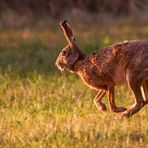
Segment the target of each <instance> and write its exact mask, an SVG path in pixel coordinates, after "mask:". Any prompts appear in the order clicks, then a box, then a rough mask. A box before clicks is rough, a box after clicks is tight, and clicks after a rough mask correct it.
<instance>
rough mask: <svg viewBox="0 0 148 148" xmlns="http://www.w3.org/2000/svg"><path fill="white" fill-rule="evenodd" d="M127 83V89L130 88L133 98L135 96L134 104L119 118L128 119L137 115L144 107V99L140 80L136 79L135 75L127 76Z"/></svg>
mask: <svg viewBox="0 0 148 148" xmlns="http://www.w3.org/2000/svg"><path fill="white" fill-rule="evenodd" d="M127 81H128V84H129V87H130V88H131V90H132V92H133V94H134V96H135V103H134V104H133V105H132V106H130V107H129V108H128V109H127V110H126V111H124V112H123V113H121V114H120V115H121V117H123V116H126V117H130V116H132V115H133V114H135V113H137V112H138V111H139V110H140V109H141V108H142V107H143V106H144V99H143V97H142V93H141V79H140V78H138V76H136V75H132V73H131V75H130V74H127Z"/></svg>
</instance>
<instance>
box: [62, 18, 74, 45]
mask: <svg viewBox="0 0 148 148" xmlns="http://www.w3.org/2000/svg"><path fill="white" fill-rule="evenodd" d="M60 26H61V28H62V30H63V32H64V36H65V37H66V40H67V41H68V43H69V44H73V43H74V41H75V38H74V35H73V33H72V30H71V27H70V25H69V23H68V21H67V20H65V21H63V22H60Z"/></svg>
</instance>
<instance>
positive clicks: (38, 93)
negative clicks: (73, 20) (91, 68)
mask: <svg viewBox="0 0 148 148" xmlns="http://www.w3.org/2000/svg"><path fill="white" fill-rule="evenodd" d="M124 28H126V27H123V28H122V29H123V32H124V31H125V30H126V31H125V33H124V34H123V35H120V33H118V28H117V30H116V29H115V28H113V33H111V31H110V33H109V36H107V35H106V31H105V29H104V34H103V30H102V31H101V32H100V37H99V35H98V34H94V36H95V37H94V38H92V34H93V33H92V32H89V31H88V32H87V31H85V32H84V33H83V34H82V39H81V38H79V43H80V45H81V47H82V48H83V49H84V50H85V51H86V52H90V51H91V50H90V49H91V48H94V49H95V48H98V47H102V46H106V45H108V44H110V43H113V42H115V41H118V40H122V39H124V38H126V36H128V35H130V30H133V29H134V27H133V28H130V29H124ZM127 28H128V27H127ZM136 28H137V27H136ZM143 30H147V28H146V27H143V29H142V30H138V31H137V32H134V38H138V37H139V38H144V37H146V35H147V34H146V31H143ZM1 32H2V33H1V35H0V38H1V45H0V67H1V69H0V147H2V148H3V147H53V148H54V147H60V148H61V147H63V148H64V147H78V148H79V147H80V148H81V147H99V148H109V147H116V148H118V147H119V148H120V147H124V148H125V147H127V148H132V147H133V148H135V147H147V146H148V124H147V122H148V116H147V114H148V108H147V107H144V108H143V109H142V110H141V111H140V112H139V113H137V114H136V115H134V116H133V117H132V118H130V119H128V120H126V119H123V120H122V121H118V120H116V119H115V116H116V115H117V114H115V113H112V112H110V111H109V109H108V112H107V113H105V114H104V113H101V112H100V111H98V110H97V108H96V107H95V105H94V103H93V98H94V96H95V94H96V92H95V91H93V90H91V89H90V88H88V87H86V86H85V85H84V84H83V82H82V81H81V80H80V78H79V77H77V76H76V75H74V74H68V73H60V72H59V71H57V70H56V68H55V67H54V61H55V58H56V56H57V53H58V52H59V49H60V48H61V47H63V46H64V44H65V43H64V41H63V37H62V36H61V35H60V33H59V32H57V33H56V32H53V31H51V30H46V31H45V30H41V31H39V30H37V31H36V30H33V33H32V32H31V30H30V31H29V32H28V34H32V37H31V38H30V36H28V35H23V33H24V30H15V31H13V30H8V31H6V30H4V31H1ZM81 33H82V32H81ZM114 33H116V35H117V34H118V35H119V36H118V37H117V36H115V35H114ZM13 34H14V36H13ZM24 36H25V37H24ZM89 37H90V38H91V40H90V38H89ZM97 37H98V42H97ZM132 37H133V35H131V36H128V37H127V39H132ZM47 38H48V39H47ZM61 38H62V39H61ZM116 100H117V104H118V105H120V106H121V105H124V106H128V105H129V104H132V103H133V96H132V94H131V92H130V91H129V90H128V88H127V87H126V86H121V87H118V88H117V89H116ZM104 102H105V104H107V106H108V103H107V102H108V101H107V98H104Z"/></svg>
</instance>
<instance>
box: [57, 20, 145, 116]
mask: <svg viewBox="0 0 148 148" xmlns="http://www.w3.org/2000/svg"><path fill="white" fill-rule="evenodd" d="M60 25H61V28H62V29H63V32H64V35H65V37H66V40H67V41H68V45H67V46H66V47H65V48H64V49H63V50H62V51H61V53H60V54H59V56H58V57H57V60H56V65H57V67H58V68H59V69H60V70H61V71H64V70H67V71H70V72H75V73H77V74H78V75H79V76H80V77H81V78H82V80H83V81H84V82H85V84H87V85H88V86H90V87H91V88H93V89H96V90H97V91H98V93H97V95H96V97H95V99H94V102H95V104H96V106H97V107H98V108H99V109H100V110H101V111H106V106H105V105H104V104H103V103H102V102H101V100H102V98H103V97H104V95H105V94H107V95H108V98H109V103H110V108H111V110H112V111H114V112H120V116H121V117H123V116H126V117H129V116H131V115H133V114H135V113H136V112H138V111H139V110H140V109H141V108H142V107H143V106H144V105H146V104H147V103H148V41H147V40H132V41H124V42H121V43H117V44H114V45H111V46H109V47H105V48H102V49H100V50H98V51H95V52H93V53H91V54H89V55H85V54H84V53H83V52H82V51H81V50H80V48H79V46H78V45H77V43H76V41H75V37H74V35H73V32H72V29H71V27H70V26H69V24H68V22H67V21H64V22H61V23H60ZM123 84H128V86H129V87H130V89H131V90H132V92H133V94H134V96H135V103H134V105H132V106H130V107H127V108H124V107H117V106H116V103H115V97H114V88H115V86H116V85H123Z"/></svg>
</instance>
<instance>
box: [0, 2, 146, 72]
mask: <svg viewBox="0 0 148 148" xmlns="http://www.w3.org/2000/svg"><path fill="white" fill-rule="evenodd" d="M147 15H148V0H124V1H123V0H110V1H109V0H93V1H92V0H71V1H68V0H31V1H30V0H13V1H12V0H1V1H0V67H1V69H2V70H3V69H4V70H5V69H11V70H14V71H17V72H20V73H28V72H32V71H38V72H43V73H46V72H51V71H54V70H55V66H54V62H55V57H56V56H57V54H58V52H59V51H60V49H61V48H63V47H64V46H65V45H66V44H67V43H66V41H65V38H64V36H63V33H62V31H61V29H60V27H59V22H60V21H61V20H65V19H67V20H69V22H70V23H71V26H72V28H73V30H74V34H75V36H76V39H77V42H78V43H79V45H80V47H81V48H82V49H83V50H85V51H86V52H90V51H92V50H95V49H97V48H101V47H103V46H107V45H110V44H112V43H114V42H118V41H122V40H128V39H141V38H145V39H147V37H148V17H147Z"/></svg>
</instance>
